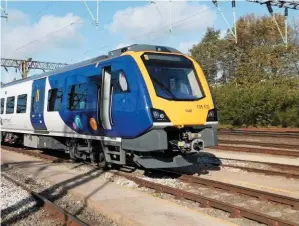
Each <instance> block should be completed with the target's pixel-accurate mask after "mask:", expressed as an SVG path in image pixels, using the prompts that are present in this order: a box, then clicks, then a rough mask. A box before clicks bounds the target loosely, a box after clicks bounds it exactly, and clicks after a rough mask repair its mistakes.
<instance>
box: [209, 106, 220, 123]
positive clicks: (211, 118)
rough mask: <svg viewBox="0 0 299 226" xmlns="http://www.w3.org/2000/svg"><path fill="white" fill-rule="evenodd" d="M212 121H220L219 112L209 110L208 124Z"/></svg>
mask: <svg viewBox="0 0 299 226" xmlns="http://www.w3.org/2000/svg"><path fill="white" fill-rule="evenodd" d="M211 121H218V117H217V110H216V109H215V108H214V109H212V110H209V112H208V116H207V122H211Z"/></svg>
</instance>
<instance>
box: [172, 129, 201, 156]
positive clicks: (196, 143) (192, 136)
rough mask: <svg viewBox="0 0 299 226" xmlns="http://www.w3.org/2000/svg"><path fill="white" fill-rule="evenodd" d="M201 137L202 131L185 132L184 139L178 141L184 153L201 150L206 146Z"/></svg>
mask: <svg viewBox="0 0 299 226" xmlns="http://www.w3.org/2000/svg"><path fill="white" fill-rule="evenodd" d="M200 137H201V134H200V133H191V132H186V133H183V134H182V140H180V141H178V143H177V146H178V147H179V148H180V150H182V151H183V153H190V152H199V151H201V150H203V148H204V141H203V140H202V139H200Z"/></svg>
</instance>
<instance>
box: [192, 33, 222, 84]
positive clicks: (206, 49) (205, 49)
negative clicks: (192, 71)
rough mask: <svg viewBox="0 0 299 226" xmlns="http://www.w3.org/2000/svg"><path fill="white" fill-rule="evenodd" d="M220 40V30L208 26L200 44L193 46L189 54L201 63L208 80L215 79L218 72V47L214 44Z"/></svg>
mask: <svg viewBox="0 0 299 226" xmlns="http://www.w3.org/2000/svg"><path fill="white" fill-rule="evenodd" d="M219 40H220V30H215V29H214V28H208V29H207V31H206V33H205V35H204V37H203V38H202V41H201V43H200V44H198V45H196V46H193V48H192V49H191V50H190V52H191V55H192V56H193V58H195V59H196V60H197V61H198V62H199V63H200V65H201V67H202V69H203V71H204V73H205V75H206V76H207V77H208V80H209V82H212V81H215V78H216V76H217V72H218V70H219V69H218V65H217V61H218V56H219V50H220V48H219V47H218V46H217V45H215V44H217V43H218V41H219Z"/></svg>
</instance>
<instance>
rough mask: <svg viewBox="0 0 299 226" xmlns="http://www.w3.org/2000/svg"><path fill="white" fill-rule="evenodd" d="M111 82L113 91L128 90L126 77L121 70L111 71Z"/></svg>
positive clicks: (122, 91) (123, 91)
mask: <svg viewBox="0 0 299 226" xmlns="http://www.w3.org/2000/svg"><path fill="white" fill-rule="evenodd" d="M111 82H112V85H113V93H115V94H116V93H125V92H129V85H128V81H127V77H126V74H125V72H124V71H123V70H117V71H113V72H112V81H111Z"/></svg>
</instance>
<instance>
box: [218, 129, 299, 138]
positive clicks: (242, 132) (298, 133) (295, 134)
mask: <svg viewBox="0 0 299 226" xmlns="http://www.w3.org/2000/svg"><path fill="white" fill-rule="evenodd" d="M218 134H219V135H238V136H267V137H275V138H277V137H288V138H299V129H282V128H279V129H278V128H277V129H257V128H256V129H218Z"/></svg>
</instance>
